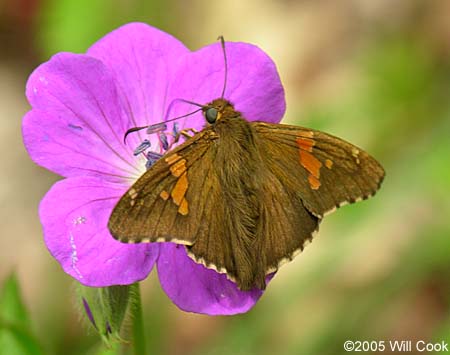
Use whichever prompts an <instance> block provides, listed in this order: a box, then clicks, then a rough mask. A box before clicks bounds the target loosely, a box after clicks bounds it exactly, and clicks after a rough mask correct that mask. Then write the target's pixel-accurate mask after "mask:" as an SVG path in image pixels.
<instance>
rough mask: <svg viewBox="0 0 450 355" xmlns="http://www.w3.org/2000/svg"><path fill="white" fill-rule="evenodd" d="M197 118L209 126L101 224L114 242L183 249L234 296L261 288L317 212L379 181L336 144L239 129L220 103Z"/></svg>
mask: <svg viewBox="0 0 450 355" xmlns="http://www.w3.org/2000/svg"><path fill="white" fill-rule="evenodd" d="M204 113H205V118H206V120H207V121H208V122H209V123H211V124H210V125H207V126H206V127H205V128H204V129H203V130H202V131H201V132H199V133H197V134H196V135H194V136H193V137H192V138H189V139H188V140H186V141H185V142H184V143H183V144H181V145H180V146H178V147H176V148H175V149H173V150H172V151H169V152H168V153H167V154H166V155H164V156H163V157H162V158H161V159H160V160H159V161H157V162H156V163H155V164H154V165H153V166H152V167H151V168H150V169H149V170H148V171H147V172H146V173H145V174H144V175H143V176H142V177H141V178H140V179H138V181H137V182H136V183H135V184H134V185H133V186H132V188H131V189H130V190H129V191H128V192H127V193H126V194H125V195H124V196H123V197H122V198H121V200H120V201H119V203H118V204H117V206H116V207H115V209H114V210H113V213H112V215H111V218H110V221H109V229H110V231H111V234H112V235H113V236H114V237H115V238H116V239H118V240H120V241H123V242H127V243H137V242H165V241H168V242H175V243H178V244H184V245H185V246H186V250H187V253H188V255H189V256H190V257H191V258H192V259H194V260H195V261H196V262H197V263H202V264H203V265H205V266H206V267H208V268H213V269H215V270H217V271H218V272H221V273H226V274H227V276H228V277H229V278H230V279H231V280H233V281H235V282H236V284H237V285H238V287H239V288H240V289H241V290H250V289H252V288H255V287H257V288H260V289H263V288H265V278H266V276H267V275H268V274H269V273H271V272H274V271H276V270H277V269H278V268H279V267H280V266H281V265H282V264H284V263H285V262H286V261H289V260H292V258H293V257H294V256H295V255H296V254H297V253H298V252H299V251H301V250H302V249H303V247H304V245H305V243H306V242H307V241H309V240H311V239H312V236H313V234H314V233H315V232H316V231H317V229H318V226H319V222H320V220H321V219H322V217H323V216H324V215H325V214H326V213H329V212H331V211H332V210H334V209H335V208H337V207H339V206H340V205H342V204H344V203H350V202H355V201H357V200H359V199H363V198H367V197H369V196H371V195H373V194H374V193H375V191H376V190H377V189H378V187H379V185H380V184H381V181H382V179H383V176H384V171H383V169H382V167H381V166H380V165H379V164H378V163H377V162H376V161H375V159H373V158H372V157H370V156H369V155H368V154H367V153H365V152H364V151H362V150H360V149H359V148H357V147H355V146H353V145H351V144H349V143H347V142H345V141H343V140H341V139H339V138H336V137H333V136H330V135H327V134H325V133H322V132H319V131H313V130H309V129H305V128H301V127H296V126H288V125H281V124H267V123H263V122H248V121H246V120H245V119H244V118H243V117H242V115H241V114H240V113H239V112H237V111H236V110H235V109H234V107H233V105H232V104H231V103H230V102H228V101H226V100H224V99H216V100H214V101H213V102H211V103H210V104H208V105H205V109H204Z"/></svg>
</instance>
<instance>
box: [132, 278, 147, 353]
mask: <svg viewBox="0 0 450 355" xmlns="http://www.w3.org/2000/svg"><path fill="white" fill-rule="evenodd" d="M131 289H132V294H133V298H132V301H131V305H130V311H131V322H132V334H133V348H134V354H135V355H145V354H146V351H145V350H146V349H145V331H144V318H143V316H142V302H141V291H140V287H139V283H138V282H136V283H134V284H133V285H131Z"/></svg>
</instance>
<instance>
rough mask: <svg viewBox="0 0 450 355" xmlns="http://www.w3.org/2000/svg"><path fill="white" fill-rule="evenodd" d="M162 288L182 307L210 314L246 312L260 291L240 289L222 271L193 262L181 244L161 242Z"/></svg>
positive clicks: (159, 259) (259, 295)
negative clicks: (220, 272)
mask: <svg viewBox="0 0 450 355" xmlns="http://www.w3.org/2000/svg"><path fill="white" fill-rule="evenodd" d="M157 267H158V275H159V280H160V283H161V286H162V288H163V289H164V291H165V292H166V294H167V295H168V296H169V298H170V299H171V300H172V301H173V302H174V303H175V304H176V305H177V306H178V307H179V308H181V309H182V310H184V311H188V312H194V313H204V314H209V315H232V314H237V313H244V312H247V311H248V310H249V309H250V308H252V307H253V306H254V305H255V303H256V302H257V301H258V299H259V298H260V297H261V296H262V294H263V291H261V290H252V291H247V292H244V291H240V290H239V289H238V288H237V286H236V284H235V283H233V282H231V281H230V280H228V279H227V277H226V276H225V275H224V274H219V273H217V272H216V271H214V270H210V269H207V268H205V267H204V266H203V265H200V264H196V263H195V262H194V261H193V260H191V259H190V258H189V257H188V256H187V254H186V250H185V248H184V246H182V245H176V244H173V243H164V244H162V245H161V249H160V256H159V258H158V262H157Z"/></svg>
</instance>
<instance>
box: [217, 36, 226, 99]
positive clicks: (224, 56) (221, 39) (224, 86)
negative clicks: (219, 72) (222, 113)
mask: <svg viewBox="0 0 450 355" xmlns="http://www.w3.org/2000/svg"><path fill="white" fill-rule="evenodd" d="M218 40H220V45H221V46H222V52H223V61H224V63H225V78H224V81H223V90H222V95H221V96H220V98H221V99H223V97H224V96H225V90H226V88H227V80H228V61H227V51H226V50H225V39H224V38H223V36H219V38H218Z"/></svg>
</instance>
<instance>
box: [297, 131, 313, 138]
mask: <svg viewBox="0 0 450 355" xmlns="http://www.w3.org/2000/svg"><path fill="white" fill-rule="evenodd" d="M299 135H300V137H306V138H312V137H314V132H313V131H301V132H300V134H299Z"/></svg>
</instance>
